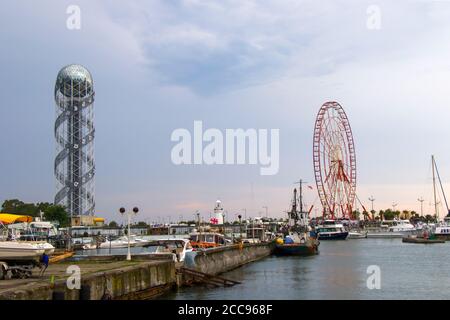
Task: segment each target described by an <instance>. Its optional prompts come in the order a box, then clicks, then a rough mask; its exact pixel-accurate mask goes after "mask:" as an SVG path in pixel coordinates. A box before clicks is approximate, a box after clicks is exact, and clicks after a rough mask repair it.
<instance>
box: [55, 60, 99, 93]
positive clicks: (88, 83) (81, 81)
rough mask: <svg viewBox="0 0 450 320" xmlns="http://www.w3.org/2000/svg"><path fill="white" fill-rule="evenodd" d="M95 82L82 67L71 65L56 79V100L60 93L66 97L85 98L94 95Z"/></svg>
mask: <svg viewBox="0 0 450 320" xmlns="http://www.w3.org/2000/svg"><path fill="white" fill-rule="evenodd" d="M93 84H94V81H93V80H92V76H91V73H90V72H89V71H88V70H87V69H86V68H85V67H83V66H82V65H79V64H71V65H68V66H65V67H64V68H62V69H61V70H60V71H59V73H58V76H57V77H56V84H55V98H56V95H57V94H58V92H61V93H62V94H63V95H64V96H66V97H75V98H83V97H86V96H89V95H90V94H92V91H93Z"/></svg>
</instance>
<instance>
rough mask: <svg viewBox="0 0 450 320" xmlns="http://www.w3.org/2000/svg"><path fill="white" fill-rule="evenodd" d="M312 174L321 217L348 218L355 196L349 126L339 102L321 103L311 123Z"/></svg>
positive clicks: (351, 140)
mask: <svg viewBox="0 0 450 320" xmlns="http://www.w3.org/2000/svg"><path fill="white" fill-rule="evenodd" d="M313 158H314V175H315V180H316V185H317V191H318V193H319V198H320V202H321V203H322V207H323V216H324V218H325V217H327V218H332V219H335V218H351V217H352V208H353V205H354V203H355V197H356V193H355V192H356V156H355V145H354V142H353V135H352V130H351V128H350V123H349V121H348V118H347V115H346V114H345V111H344V109H343V108H342V106H341V105H340V104H339V103H337V102H335V101H330V102H326V103H324V104H323V105H322V107H321V108H320V110H319V113H318V114H317V118H316V124H315V127H314V143H313Z"/></svg>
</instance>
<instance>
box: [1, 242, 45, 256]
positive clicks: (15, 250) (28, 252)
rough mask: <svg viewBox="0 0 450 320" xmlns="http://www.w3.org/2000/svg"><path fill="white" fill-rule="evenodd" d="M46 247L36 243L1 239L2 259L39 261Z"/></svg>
mask: <svg viewBox="0 0 450 320" xmlns="http://www.w3.org/2000/svg"><path fill="white" fill-rule="evenodd" d="M44 253H45V248H44V247H42V246H39V245H38V244H36V243H29V242H19V241H0V261H30V260H32V261H39V259H40V257H41V256H42V255H43V254H44Z"/></svg>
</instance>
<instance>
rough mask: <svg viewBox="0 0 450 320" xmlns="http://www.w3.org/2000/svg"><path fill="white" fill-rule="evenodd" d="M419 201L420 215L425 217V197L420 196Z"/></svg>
mask: <svg viewBox="0 0 450 320" xmlns="http://www.w3.org/2000/svg"><path fill="white" fill-rule="evenodd" d="M417 201H419V202H420V216H421V217H423V202H424V201H425V200H423V197H420V198H419V199H417Z"/></svg>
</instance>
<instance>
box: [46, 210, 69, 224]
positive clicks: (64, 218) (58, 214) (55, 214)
mask: <svg viewBox="0 0 450 320" xmlns="http://www.w3.org/2000/svg"><path fill="white" fill-rule="evenodd" d="M44 217H45V219H46V220H47V221H58V222H59V226H60V227H67V226H69V225H70V219H69V215H68V214H67V211H66V208H64V207H63V206H60V205H49V206H48V207H47V208H46V210H45V211H44Z"/></svg>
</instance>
